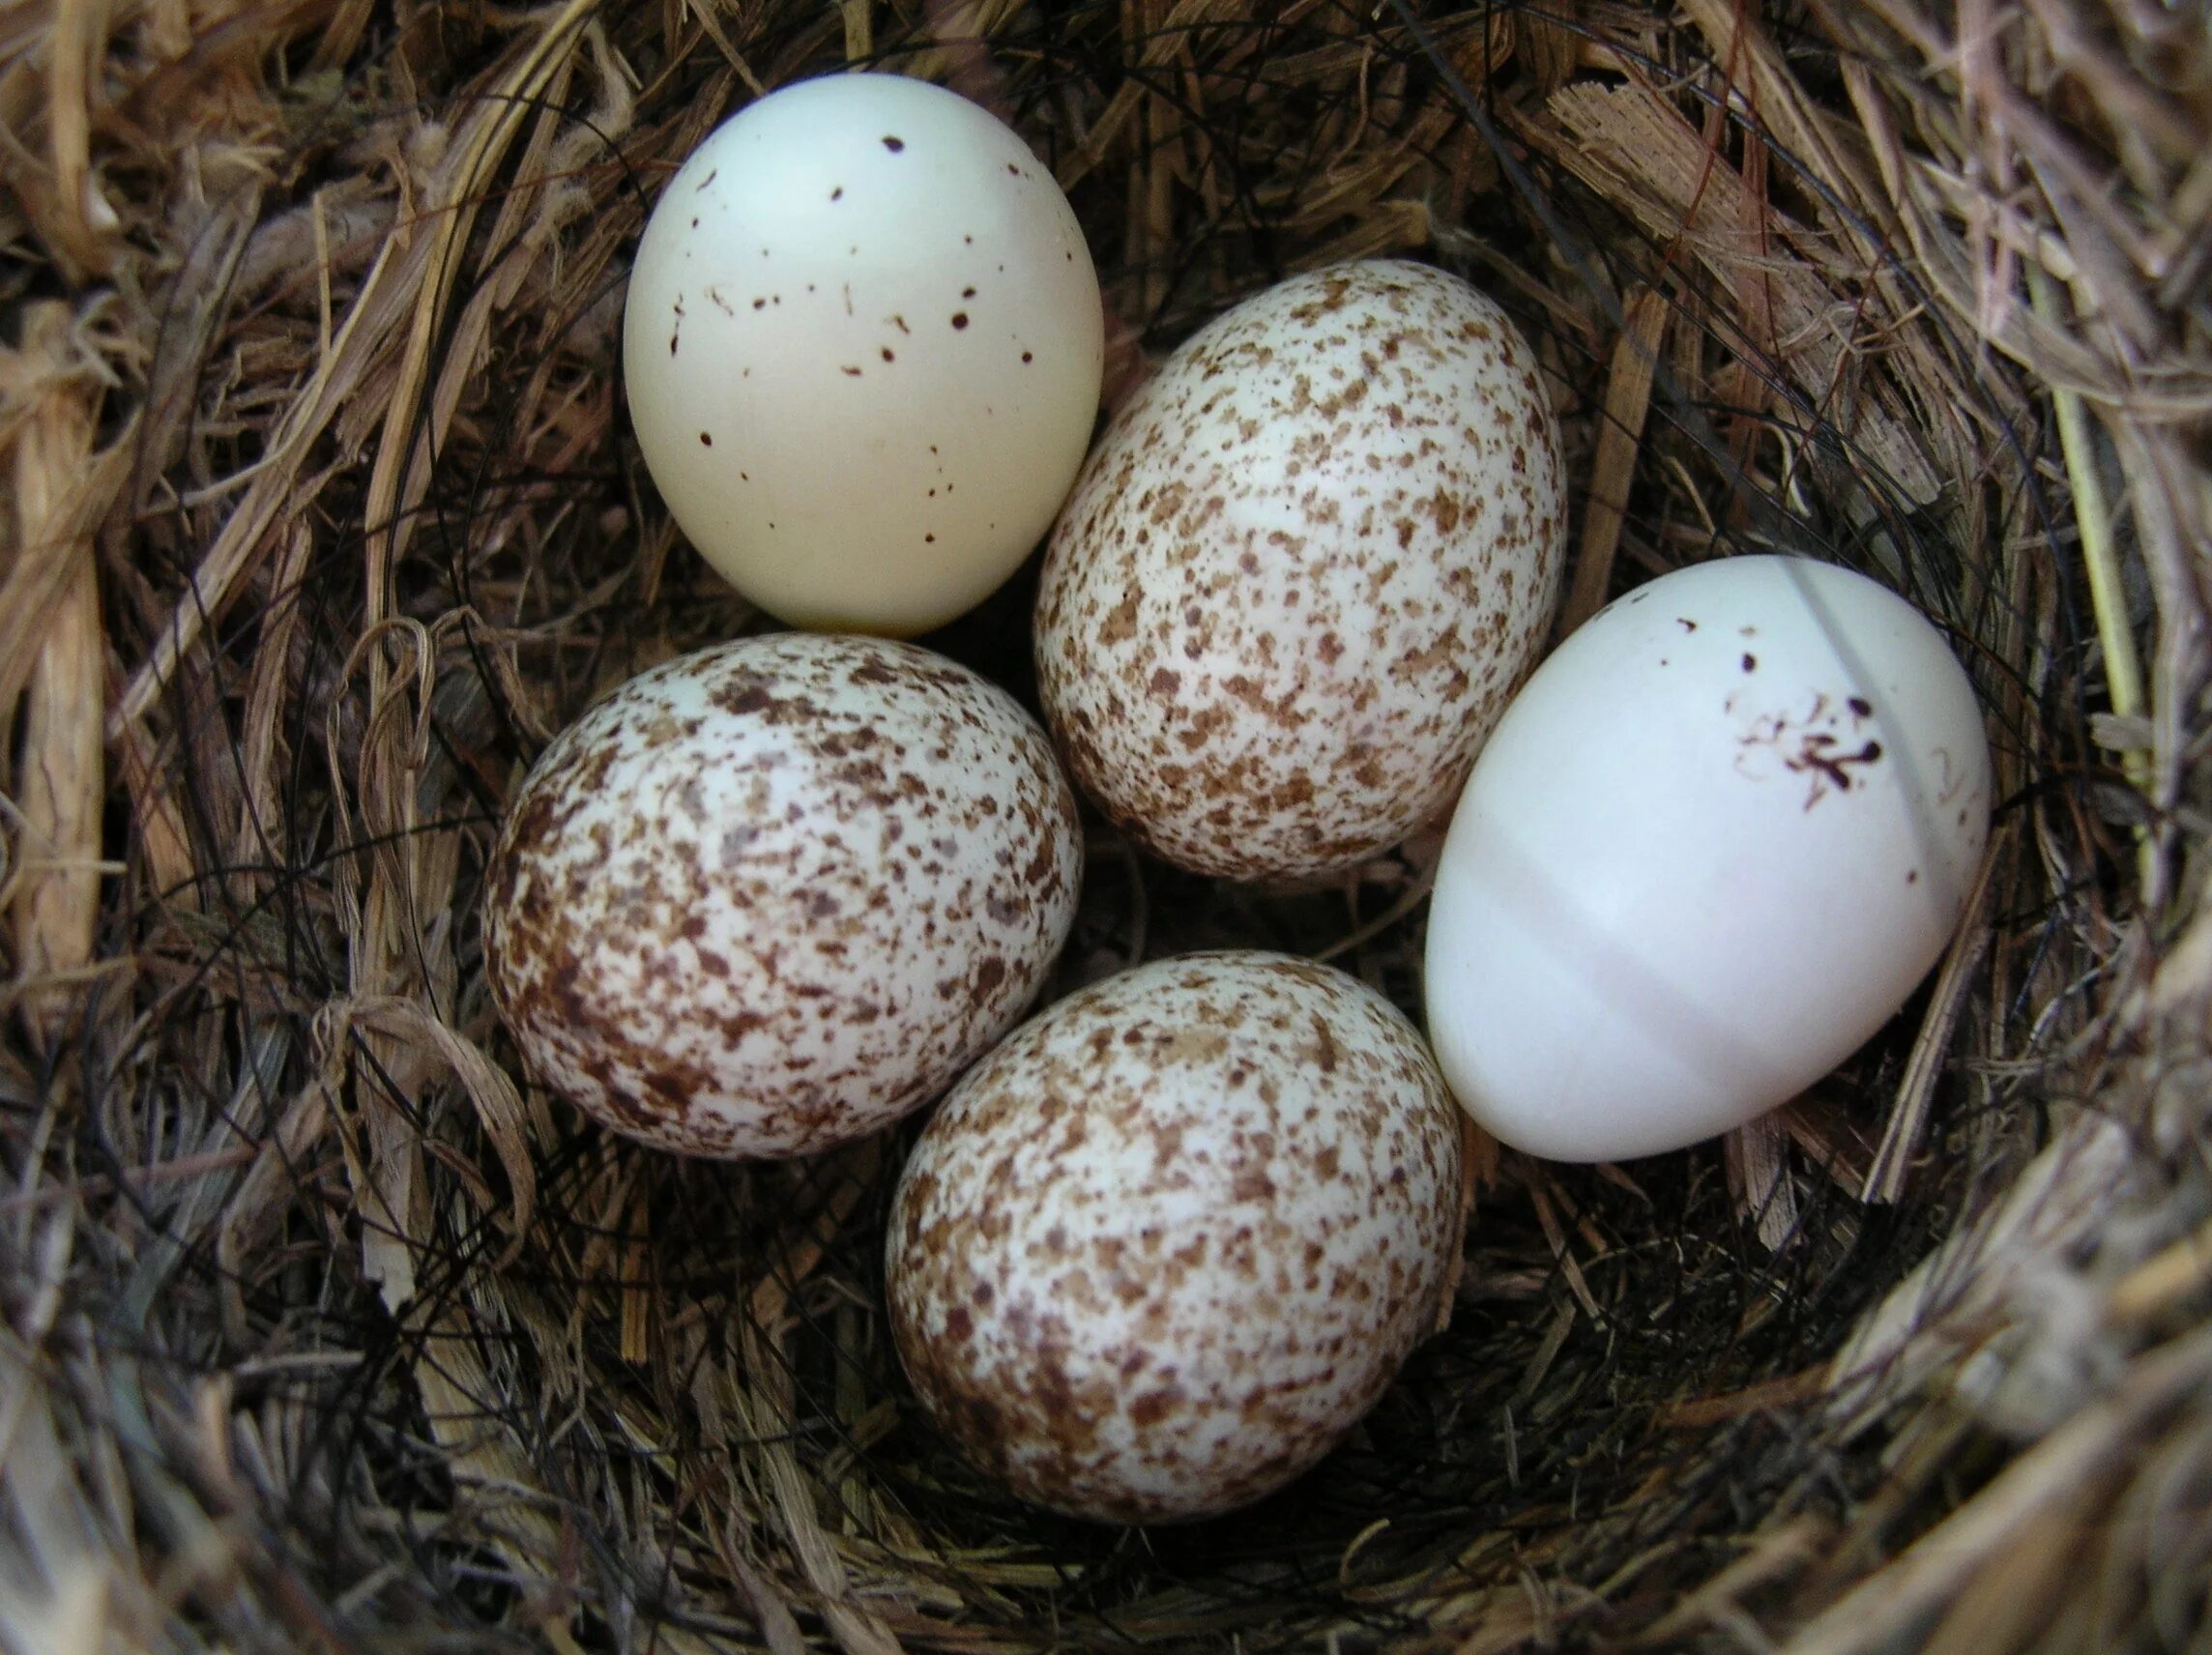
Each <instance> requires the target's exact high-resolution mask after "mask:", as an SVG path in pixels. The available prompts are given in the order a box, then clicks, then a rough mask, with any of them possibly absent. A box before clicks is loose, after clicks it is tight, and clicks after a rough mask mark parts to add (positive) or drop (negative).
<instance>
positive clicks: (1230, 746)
mask: <svg viewBox="0 0 2212 1655" xmlns="http://www.w3.org/2000/svg"><path fill="white" fill-rule="evenodd" d="M1564 520H1565V519H1564V514H1563V512H1562V510H1561V501H1560V481H1559V458H1558V442H1557V432H1556V429H1555V426H1554V423H1553V420H1552V416H1551V412H1550V409H1549V406H1548V405H1547V403H1546V400H1545V396H1544V392H1543V387H1542V385H1541V383H1540V382H1539V380H1538V377H1537V371H1536V362H1535V357H1534V355H1533V353H1531V351H1530V350H1529V348H1528V343H1527V342H1526V341H1525V340H1524V339H1523V338H1522V336H1521V334H1520V333H1519V331H1518V330H1517V329H1516V328H1515V327H1514V326H1513V323H1512V322H1511V320H1510V319H1509V318H1508V317H1507V316H1506V315H1505V314H1504V312H1503V311H1501V310H1500V309H1499V307H1498V306H1497V305H1495V304H1493V303H1492V302H1491V301H1490V300H1489V299H1487V298H1485V297H1484V296H1483V295H1482V294H1480V293H1478V292H1476V291H1475V290H1474V289H1473V288H1472V287H1470V285H1468V283H1466V282H1465V281H1462V280H1460V279H1459V278H1458V277H1456V276H1449V275H1447V274H1445V273H1444V272H1441V271H1438V270H1433V269H1430V268H1428V267H1426V266H1422V265H1414V264H1406V263H1398V262H1391V261H1371V262H1365V263H1357V264H1348V265H1339V266H1336V267H1334V268H1331V269H1328V270H1324V271H1321V272H1318V273H1316V274H1313V275H1309V276H1297V277H1295V278H1293V279H1291V280H1289V281H1286V282H1283V283H1282V284H1280V285H1278V286H1276V287H1273V288H1271V289H1269V290H1268V291H1266V292H1265V293H1263V294H1261V295H1259V296H1258V297H1256V298H1254V299H1252V300H1249V301H1247V302H1246V303H1244V304H1242V305H1238V306H1237V307H1236V308H1235V309H1233V310H1231V311H1229V312H1228V313H1227V314H1226V315H1224V316H1222V317H1220V318H1219V319H1218V320H1216V321H1215V322H1213V323H1212V324H1211V325H1210V326H1208V327H1207V328H1205V329H1204V330H1202V331H1201V332H1200V333H1198V334H1196V335H1194V336H1193V337H1192V338H1191V339H1190V340H1189V341H1188V342H1187V343H1186V344H1184V345H1183V346H1182V347H1181V348H1180V349H1179V350H1178V351H1177V352H1176V353H1175V354H1174V356H1172V357H1171V358H1170V359H1169V360H1168V362H1167V363H1166V364H1165V365H1164V366H1163V367H1162V368H1161V370H1160V371H1159V373H1158V374H1157V375H1156V376H1154V377H1153V378H1152V379H1151V380H1150V382H1149V383H1148V384H1147V385H1146V386H1145V387H1144V389H1143V390H1142V391H1141V392H1139V393H1138V394H1137V395H1136V397H1134V398H1133V399H1132V400H1131V401H1130V402H1129V403H1128V404H1127V405H1126V406H1125V407H1124V408H1123V409H1122V410H1121V413H1120V414H1119V415H1118V416H1117V417H1116V419H1115V420H1114V421H1113V424H1112V425H1111V427H1110V428H1109V429H1108V431H1107V433H1106V435H1105V437H1104V438H1103V440H1102V441H1101V442H1100V444H1099V446H1098V448H1097V450H1095V451H1094V452H1093V453H1092V455H1091V459H1090V461H1089V462H1088V464H1087V465H1086V466H1085V469H1084V472H1083V475H1082V477H1081V479H1079V480H1078V482H1077V484H1076V489H1075V492H1074V494H1073V495H1071V496H1070V497H1069V500H1068V504H1067V508H1066V509H1065V511H1063V512H1062V516H1061V520H1060V523H1059V526H1058V527H1057V528H1056V529H1055V531H1054V534H1053V538H1052V541H1051V544H1050V546H1049V548H1048V550H1047V552H1046V555H1045V562H1044V569H1043V577H1042V586H1041V590H1040V591H1039V594H1038V596H1037V607H1036V655H1037V672H1038V682H1039V688H1040V692H1041V695H1042V699H1043V703H1044V709H1045V714H1046V720H1047V722H1048V723H1049V724H1050V725H1051V726H1052V730H1053V734H1054V736H1055V738H1056V739H1057V740H1059V741H1060V743H1061V745H1062V751H1063V752H1064V753H1065V754H1066V755H1067V759H1068V765H1069V769H1070V770H1071V771H1072V773H1073V775H1074V777H1075V780H1076V784H1077V786H1078V787H1079V788H1081V789H1082V790H1083V791H1084V792H1086V793H1088V794H1089V795H1090V796H1091V798H1093V799H1095V800H1096V801H1097V802H1098V803H1099V805H1100V806H1101V807H1102V808H1103V809H1104V810H1105V811H1106V813H1107V814H1108V815H1109V816H1110V817H1111V818H1112V819H1113V820H1114V822H1115V823H1116V824H1117V825H1118V826H1120V827H1121V829H1122V830H1123V831H1124V832H1127V833H1128V834H1130V835H1131V836H1133V837H1134V838H1135V839H1137V840H1138V841H1139V842H1140V843H1141V844H1143V845H1145V846H1146V847H1147V848H1149V849H1150V850H1151V851H1152V852H1154V853H1155V854H1156V855H1158V856H1160V857H1165V858H1166V859H1167V860H1169V861H1172V862H1177V863H1179V864H1181V865H1182V866H1184V867H1188V868H1193V869H1196V870H1198V871H1200V872H1204V873H1209V874H1216V875H1223V876H1227V877H1230V878H1236V879H1258V878H1266V877H1283V876H1296V875H1310V874H1315V873H1320V872H1324V871H1326V870H1329V869H1332V868H1338V867H1343V866H1347V865H1350V864H1352V863H1354V862H1357V861H1359V860H1361V859H1363V858H1366V857H1372V856H1373V855H1375V854H1376V853H1377V852H1379V851H1382V850H1383V849H1385V848H1387V847H1388V846H1390V845H1392V844H1394V843H1396V842H1397V841H1398V840H1399V839H1401V838H1403V837H1404V836H1405V835H1406V834H1407V833H1409V832H1411V831H1412V829H1413V828H1415V827H1419V826H1421V825H1422V824H1423V823H1424V822H1426V821H1428V820H1429V819H1430V818H1432V817H1434V816H1436V815H1437V814H1439V813H1440V812H1441V811H1442V810H1444V809H1445V808H1447V807H1448V806H1449V804H1450V803H1451V800H1452V798H1454V796H1455V795H1456V794H1457V793H1458V791H1459V788H1460V786H1461V784H1462V783H1463V782H1464V781H1465V780H1466V778H1467V773H1468V767H1469V766H1470V764H1471V763H1472V762H1473V759H1474V754H1475V751H1476V749H1477V748H1478V747H1479V746H1480V744H1481V742H1482V740H1483V738H1484V737H1485V736H1486V735H1487V734H1488V733H1489V730H1490V728H1491V726H1492V725H1493V724H1494V723H1495V722H1496V721H1497V718H1498V715H1499V712H1501V711H1503V709H1504V706H1505V702H1506V699H1507V698H1508V696H1509V695H1510V693H1511V691H1512V690H1513V688H1514V687H1515V686H1516V685H1517V684H1518V683H1519V682H1521V680H1522V678H1523V677H1524V676H1525V674H1526V672H1527V670H1528V667H1529V665H1530V664H1531V662H1532V661H1533V658H1534V654H1535V652H1536V650H1537V649H1538V647H1539V646H1540V644H1541V641H1542V638H1543V635H1544V631H1545V628H1546V626H1547V624H1548V623H1549V621H1550V617H1551V614H1552V610H1553V606H1554V603H1555V601H1556V599H1557V593H1558V581H1559V571H1560V565H1561V556H1560V538H1561V535H1562V531H1563V526H1564Z"/></svg>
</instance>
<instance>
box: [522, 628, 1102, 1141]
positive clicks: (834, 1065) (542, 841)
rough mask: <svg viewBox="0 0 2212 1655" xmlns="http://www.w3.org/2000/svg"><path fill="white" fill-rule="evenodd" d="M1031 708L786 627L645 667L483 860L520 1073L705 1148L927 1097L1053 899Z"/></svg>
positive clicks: (1048, 945)
mask: <svg viewBox="0 0 2212 1655" xmlns="http://www.w3.org/2000/svg"><path fill="white" fill-rule="evenodd" d="M1082 867H1083V850H1082V841H1081V838H1080V836H1079V833H1078V830H1077V821H1076V809H1075V800H1074V796H1073V794H1072V793H1071V792H1070V790H1069V788H1068V785H1067V782H1066V780H1065V778H1064V777H1063V776H1062V772H1061V769H1060V767H1059V764H1058V762H1057V760H1056V759H1055V757H1054V755H1053V751H1052V747H1051V744H1050V742H1049V741H1048V740H1047V739H1046V737H1045V734H1044V732H1043V731H1042V730H1041V729H1040V728H1039V727H1038V726H1037V724H1036V723H1035V721H1034V720H1033V719H1032V718H1031V717H1030V716H1029V715H1028V714H1027V713H1026V712H1024V711H1022V709H1021V708H1020V706H1019V705H1018V704H1017V703H1016V702H1015V701H1014V700H1013V699H1012V697H1010V696H1009V695H1007V694H1006V693H1005V692H1004V690H1002V689H999V688H998V687H996V686H995V685H993V684H991V683H989V682H985V681H984V680H983V679H981V678H979V677H978V676H976V675H975V673H973V672H971V671H969V670H968V669H967V668H965V667H962V666H959V665H957V664H955V663H953V662H951V661H949V660H946V659H945V658H943V657H942V656H938V655H935V654H933V653H929V652H927V651H925V650H922V649H919V648H917V647H915V646H912V645H906V644H899V643H892V642H889V641H885V640H879V639H869V638H856V637H839V636H827V635H813V634H796V633H793V634H779V635H774V636H768V637H758V638H749V639H744V640H741V641H738V642H735V643H730V644H724V645H720V646H717V647H715V648H713V649H709V650H706V651H702V652H700V653H696V654H692V655H687V656H684V657H683V658H681V659H678V660H675V661H671V662H669V663H667V664H666V665H663V666H660V667H657V668H655V669H654V670H653V671H651V672H648V673H645V674H643V675H641V676H639V677H638V678H636V679H633V680H632V681H630V682H628V683H626V684H625V685H623V686H622V687H621V688H619V689H618V690H616V691H615V692H614V693H613V694H612V695H610V696H609V697H608V698H607V699H605V700H604V701H602V702H600V703H599V704H598V705H597V706H596V707H594V708H593V709H591V710H590V711H588V712H586V713H585V714H584V715H583V716H582V717H581V718H579V719H578V720H577V721H576V722H575V723H574V724H573V725H572V726H570V727H569V728H568V730H567V731H565V732H564V733H563V734H562V735H561V736H560V737H559V738H557V739H556V740H554V741H553V742H552V743H551V744H550V745H549V746H548V747H547V748H546V750H545V752H544V753H543V755H542V756H541V757H540V758H539V759H538V763H537V764H536V765H535V766H534V767H533V768H532V769H531V771H530V773H529V775H528V776H527V777H526V778H525V780H524V781H523V783H522V785H521V787H520V788H519V789H518V790H517V792H516V794H515V796H514V798H513V799H512V801H511V803H510V805H509V811H508V813H507V817H506V820H505V823H504V826H503V828H502V831H501V834H500V836H499V840H498V843H497V846H496V848H495V851H494V854H493V857H492V859H491V864H490V867H489V869H488V870H487V877H486V886H485V888H486V894H485V900H484V912H483V921H484V923H483V946H484V962H485V973H486V976H487V978H488V979H489V982H490V986H491V991H492V996H493V999H494V1002H495V1003H496V1005H497V1006H498V1009H499V1011H500V1014H501V1016H502V1018H503V1019H504V1020H505V1022H506V1024H507V1027H508V1029H509V1031H510V1032H511V1033H512V1035H513V1038H514V1041H515V1044H516V1045H517V1047H518V1048H519V1049H520V1051H521V1054H522V1057H523V1058H524V1060H525V1061H526V1062H527V1064H528V1066H529V1068H530V1070H531V1071H532V1073H533V1074H535V1075H536V1076H537V1077H538V1078H539V1079H540V1080H541V1081H542V1082H543V1083H544V1084H545V1085H547V1086H549V1087H550V1088H552V1089H554V1090H555V1091H557V1092H559V1093H560V1094H561V1095H563V1096H565V1097H567V1098H568V1099H569V1100H570V1101H571V1102H573V1103H574V1104H576V1105H577V1106H578V1107H579V1108H581V1109H583V1110H584V1111H586V1112H587V1113H588V1114H590V1115H592V1116H594V1117H596V1118H598V1119H599V1120H601V1121H603V1122H605V1123H606V1124H607V1125H609V1126H611V1127H613V1128H615V1129H616V1130H618V1131H620V1132H624V1133H626V1134H627V1135H629V1136H631V1137H633V1138H636V1139H639V1140H641V1141H642V1142H645V1143H647V1144H651V1145H654V1146H655V1147H660V1148H664V1149H671V1150H676V1151H680V1152H684V1153H688V1154H695V1155H710V1156H723V1157H746V1158H751V1157H779V1156H790V1155H800V1154H806V1153H811V1152H814V1151H817V1150H821V1149H825V1148H829V1147H833V1146H835V1145H838V1144H842V1143H846V1142H850V1141H852V1140H854V1139H857V1138H859V1137H862V1136H865V1135H866V1134H868V1133H871V1132H874V1131H876V1130H878V1129H880V1128H881V1127H883V1126H885V1125H887V1124H888V1123H889V1122H890V1121H892V1120H895V1119H897V1118H899V1117H900V1116H902V1115H904V1114H906V1113H907V1112H909V1111H910V1110H912V1109H915V1108H917V1107H918V1106H919V1105H921V1104H923V1103H925V1102H927V1101H928V1100H929V1099H930V1098H932V1097H934V1096H935V1095H937V1093H938V1092H940V1091H941V1090H942V1089H944V1088H945V1087H946V1085H947V1084H948V1083H949V1082H950V1081H951V1080H952V1078H953V1077H954V1076H955V1075H956V1074H957V1073H958V1072H959V1070H960V1069H961V1068H962V1067H964V1066H965V1065H966V1064H967V1063H969V1062H971V1061H972V1060H974V1059H975V1057H976V1056H977V1055H978V1054H980V1053H981V1052H982V1051H983V1050H984V1049H985V1048H986V1047H988V1046H989V1045H990V1043H991V1042H992V1041H993V1040H995V1039H996V1038H997V1037H998V1036H999V1035H1000V1034H1002V1033H1003V1032H1004V1031H1005V1030H1006V1029H1007V1028H1008V1027H1010V1026H1011V1025H1012V1024H1013V1022H1014V1021H1015V1020H1016V1018H1017V1017H1019V1016H1020V1014H1021V1013H1022V1011H1023V1010H1024V1009H1025V1008H1026V1007H1027V1006H1028V1004H1029V1003H1030V1002H1031V1000H1032V999H1033V996H1034V995H1035V993H1036V991H1037V989H1038V987H1039V986H1040V984H1041V983H1042V982H1043V980H1044V977H1045V974H1046V973H1047V972H1048V971H1049V970H1050V968H1051V965H1052V963H1053V961H1054V959H1055V958H1056V957H1057V956H1058V954H1059V952H1060V949H1061V946H1062V944H1063V943H1064V941H1065V940H1066V936H1067V932H1068V928H1069V926H1070V925H1071V923H1072V922H1073V918H1074V912H1075V903H1076V896H1077V892H1078V889H1079V886H1080V885H1081V881H1082Z"/></svg>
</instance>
